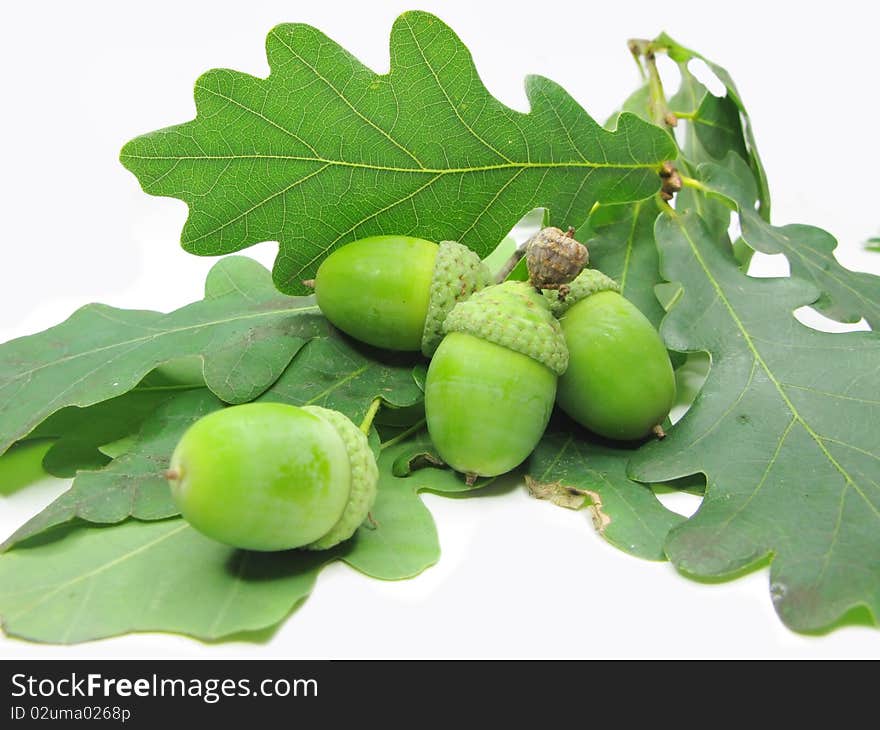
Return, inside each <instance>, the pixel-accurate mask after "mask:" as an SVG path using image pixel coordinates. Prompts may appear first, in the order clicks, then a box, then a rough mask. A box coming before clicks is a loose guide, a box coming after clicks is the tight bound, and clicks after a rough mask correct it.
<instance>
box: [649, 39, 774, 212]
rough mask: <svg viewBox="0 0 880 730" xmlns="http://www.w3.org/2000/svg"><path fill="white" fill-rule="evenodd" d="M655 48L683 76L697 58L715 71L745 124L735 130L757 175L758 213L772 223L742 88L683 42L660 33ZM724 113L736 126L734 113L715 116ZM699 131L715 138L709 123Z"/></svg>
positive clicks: (767, 194)
mask: <svg viewBox="0 0 880 730" xmlns="http://www.w3.org/2000/svg"><path fill="white" fill-rule="evenodd" d="M653 45H654V46H655V48H656V49H661V48H662V49H663V50H665V51H666V53H667V54H668V55H669V57H670V58H671V59H672V60H673V61H675V62H676V63H677V64H678V65H679V68H681V69H683V74H684V73H685V72H687V68H686V67H687V64H688V62H689V61H691V60H692V59H695V58H696V59H699V60H701V61H703V63H705V64H706V65H707V66H708V67H709V68H710V69H711V70H712V72H713V73H714V74H715V76H716V77H717V78H718V80H719V81H720V82H721V83H722V84H723V85H724V87H725V89H726V90H727V96H726V97H725V98H726V99H728V100H729V101H730V102H732V104H733V106H735V107H736V110H737V112H738V115H737V116H738V118H740V119H741V121H742V124H741V127H740V125H736V127H737V128H741V130H742V134H743V138H744V142H745V146H746V154H747V157H746V159H747V160H748V162H749V166H750V167H751V169H752V172H753V174H754V176H755V180H756V182H757V186H758V200H759V212H760V213H761V217H762V218H763V219H764V220H767V221H769V220H770V188H769V185H768V182H767V172H766V171H765V170H764V164H763V163H762V162H761V157H760V155H759V154H758V147H757V144H756V143H755V134H754V130H753V129H752V121H751V118H750V117H749V113H748V111H747V110H746V107H745V104H744V103H743V100H742V95H741V94H740V93H739V89H737V87H736V84H735V83H734V81H733V77H732V76H731V75H730V73H729V72H728V71H727V70H726V69H725V68H723V67H722V66H719V65H718V64H717V63H714V62H713V61H710V60H709V59H708V58H706V57H705V56H703V55H701V54H699V53H697V52H696V51H693V50H691V49H689V48H685V47H684V46H682V45H681V44H680V43H677V42H676V41H674V40H673V39H672V38H670V37H669V36H668V35H667V34H666V33H661V34H660V35H659V36H658V37H657V38H656V39H655V40H654V41H653ZM687 75H688V76H690V75H691V74H690V73H689V72H687ZM709 96H712V95H711V94H709ZM712 98H713V99H717V97H714V96H713V97H712ZM704 99H705V97H704ZM711 103H714V102H711ZM721 103H724V102H721ZM704 111H705V110H704ZM725 114H726V115H727V116H726V118H727V119H728V120H729V122H730V124H728V125H727V126H729V127H730V126H733V125H732V122H733V118H732V110H730V109H729V110H728V111H727V112H726V113H725V112H722V111H721V109H716V110H714V111H713V116H716V117H725ZM698 116H699V115H698ZM700 128H702V129H703V133H704V139H705V138H708V137H712V136H713V135H711V134H710V133H709V131H708V130H709V129H710V127H709V125H708V124H702V125H697V129H698V130H699V129H700ZM698 135H699V132H698ZM701 141H702V140H701ZM716 141H717V138H716ZM716 152H721V149H716ZM725 154H726V152H721V154H720V157H724V156H725ZM716 156H718V155H716Z"/></svg>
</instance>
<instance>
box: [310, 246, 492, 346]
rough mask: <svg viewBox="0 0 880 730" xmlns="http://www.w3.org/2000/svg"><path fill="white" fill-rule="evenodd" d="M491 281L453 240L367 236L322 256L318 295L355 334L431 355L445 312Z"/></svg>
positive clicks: (331, 314) (325, 308) (330, 312)
mask: <svg viewBox="0 0 880 730" xmlns="http://www.w3.org/2000/svg"><path fill="white" fill-rule="evenodd" d="M490 280H491V275H490V273H489V270H488V269H487V268H486V266H485V265H484V264H483V262H482V261H481V260H480V257H479V256H477V254H476V253H474V252H473V251H471V250H470V249H469V248H467V247H466V246H463V245H462V244H460V243H456V242H455V241H442V242H441V243H440V244H439V245H438V244H436V243H432V242H431V241H425V240H423V239H421V238H412V237H410V236H371V237H369V238H362V239H360V240H357V241H352V242H351V243H349V244H346V245H345V246H342V247H341V248H339V249H337V250H336V251H334V252H333V253H332V254H330V255H329V256H328V257H327V258H326V259H325V260H324V261H323V263H322V264H321V266H320V267H319V268H318V273H317V275H316V276H315V296H316V297H317V301H318V306H319V307H320V308H321V311H322V312H323V313H324V316H325V317H327V319H328V320H330V322H331V323H332V324H333V325H335V326H336V327H338V328H339V329H341V330H342V331H343V332H345V333H346V334H348V335H351V336H352V337H354V338H355V339H357V340H360V341H361V342H366V343H367V344H369V345H374V346H376V347H382V348H384V349H387V350H403V351H411V352H417V351H421V352H422V353H423V354H424V355H425V356H426V357H431V355H433V354H434V350H436V349H437V346H438V345H439V344H440V340H441V339H442V337H443V332H442V326H443V321H444V320H445V319H446V315H447V314H448V313H449V311H450V310H451V309H452V308H453V307H454V306H455V304H456V303H457V302H459V301H461V300H462V299H465V298H467V297H468V296H470V295H471V294H472V293H473V292H474V291H476V290H478V289H481V288H483V287H484V286H487V285H488V284H489V283H490Z"/></svg>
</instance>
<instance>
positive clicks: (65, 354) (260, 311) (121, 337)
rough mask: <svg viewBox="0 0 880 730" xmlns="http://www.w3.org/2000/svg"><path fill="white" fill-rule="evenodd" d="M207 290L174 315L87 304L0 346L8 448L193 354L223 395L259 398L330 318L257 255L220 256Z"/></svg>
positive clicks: (1, 434)
mask: <svg viewBox="0 0 880 730" xmlns="http://www.w3.org/2000/svg"><path fill="white" fill-rule="evenodd" d="M218 282H223V285H222V287H220V284H219V283H218ZM215 286H216V287H220V288H217V289H215V288H214V287H215ZM207 289H208V292H209V295H208V297H207V298H206V299H203V300H202V301H200V302H195V303H194V304H190V305H189V306H186V307H183V308H182V309H178V310H177V311H175V312H172V313H170V314H160V313H158V312H147V311H133V310H131V311H129V310H122V309H114V308H113V307H107V306H105V305H102V304H89V305H88V306H85V307H83V308H82V309H80V310H78V311H77V312H75V313H74V314H73V316H72V317H70V319H68V320H67V321H65V322H63V323H62V324H59V325H57V326H55V327H52V328H51V329H48V330H46V331H45V332H41V333H39V334H36V335H31V336H30V337H22V338H20V339H17V340H12V341H11V342H7V343H6V344H4V345H2V346H0V453H2V452H4V451H5V450H6V449H7V448H9V446H11V445H12V444H13V443H15V441H17V440H19V439H20V438H22V437H24V436H26V435H28V434H29V433H30V432H31V431H33V429H34V428H35V427H36V426H38V425H39V424H40V423H42V422H43V421H44V420H45V419H46V418H48V417H49V416H51V415H52V414H53V413H56V412H57V411H59V410H61V409H62V408H64V407H67V406H80V407H86V406H90V405H94V404H95V403H99V402H101V401H105V400H109V399H111V398H114V397H116V396H119V395H122V394H123V393H127V392H128V391H130V390H132V389H133V388H134V387H135V386H136V385H137V384H138V383H139V382H140V381H141V380H142V379H143V378H144V376H145V375H147V373H149V372H150V371H151V370H153V369H154V368H156V367H157V366H159V365H161V364H163V363H166V362H170V361H174V360H179V359H181V358H186V357H190V356H196V355H197V356H199V357H200V358H201V359H202V360H203V363H204V375H205V381H206V382H207V384H208V387H210V388H211V390H213V391H214V392H215V393H216V394H217V395H218V397H220V398H221V399H223V400H225V401H227V402H230V403H240V402H244V401H248V400H251V399H253V398H255V397H256V396H258V395H259V394H260V393H262V392H263V391H264V390H265V389H266V388H268V387H269V386H270V385H271V384H272V383H273V382H274V381H275V380H276V379H277V378H278V376H279V375H280V374H281V372H282V371H283V370H284V368H285V367H287V364H288V363H289V362H290V360H291V358H292V357H293V356H294V355H295V354H296V352H297V351H298V350H299V349H300V348H301V347H302V346H303V344H304V343H305V342H306V341H307V339H309V338H311V337H312V336H314V335H315V334H317V333H318V331H319V330H320V329H321V328H322V327H323V326H324V325H323V322H324V320H323V318H321V317H320V315H319V314H318V313H317V306H316V305H315V303H314V300H313V299H312V298H310V297H303V298H293V297H288V296H284V295H282V294H279V293H278V292H277V291H276V290H275V289H274V287H273V285H272V281H271V279H270V277H269V274H268V272H267V271H266V270H265V269H263V268H262V267H261V266H260V265H259V264H258V263H256V262H255V261H252V260H251V259H247V258H243V257H232V258H227V259H224V260H223V261H220V262H219V263H218V264H217V265H216V266H215V267H214V268H213V269H212V270H211V273H210V274H209V276H208V284H207ZM221 290H222V293H220V294H219V295H218V296H212V295H211V292H212V291H215V292H220V291H221Z"/></svg>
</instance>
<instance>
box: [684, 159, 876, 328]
mask: <svg viewBox="0 0 880 730" xmlns="http://www.w3.org/2000/svg"><path fill="white" fill-rule="evenodd" d="M700 177H701V180H702V181H703V183H704V184H705V185H706V186H707V187H708V188H709V189H710V190H711V191H714V192H716V193H718V194H719V195H723V196H725V197H726V198H727V199H729V200H730V201H731V202H732V203H733V204H734V205H736V206H737V210H738V212H739V218H740V227H741V228H742V236H743V239H744V240H745V241H746V243H748V244H749V245H750V246H751V247H752V248H754V249H756V250H758V251H761V252H762V253H768V254H779V253H781V254H785V256H786V258H787V259H788V262H789V264H790V266H791V273H792V275H793V276H799V277H801V278H802V279H806V280H807V281H811V282H812V283H814V284H815V285H816V286H817V287H818V289H819V290H820V291H821V292H822V296H821V297H820V298H819V299H818V300H817V301H816V302H815V303H814V304H813V306H814V307H815V308H816V309H818V310H820V311H821V312H822V313H823V314H824V315H825V316H827V317H830V318H831V319H836V320H838V321H840V322H858V321H859V320H860V319H861V318H862V317H864V318H865V320H866V321H867V322H868V324H869V325H871V327H872V328H873V329H875V330H876V329H877V328H878V327H880V276H876V275H874V274H868V273H864V272H860V271H850V270H849V269H845V268H844V267H843V266H841V265H840V264H839V263H838V262H837V259H836V258H835V257H834V250H835V249H836V248H837V241H836V240H835V238H834V237H833V236H832V235H831V234H830V233H828V232H827V231H824V230H822V229H821V228H816V227H814V226H807V225H799V224H794V225H787V226H780V227H776V226H771V225H770V224H769V223H766V222H765V221H764V220H763V219H762V218H761V217H760V216H759V215H758V214H757V213H756V212H755V201H756V198H757V191H756V190H755V187H754V183H753V178H752V176H751V174H750V170H749V168H748V166H747V165H746V164H745V162H743V161H742V160H741V159H740V158H739V157H736V156H735V155H730V156H728V157H727V159H725V160H724V164H723V165H719V164H714V163H707V164H704V165H701V166H700Z"/></svg>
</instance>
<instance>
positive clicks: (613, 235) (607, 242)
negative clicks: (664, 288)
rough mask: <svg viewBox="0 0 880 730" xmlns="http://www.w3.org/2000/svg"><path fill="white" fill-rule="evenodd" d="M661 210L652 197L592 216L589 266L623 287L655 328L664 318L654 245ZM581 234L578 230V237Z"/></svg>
mask: <svg viewBox="0 0 880 730" xmlns="http://www.w3.org/2000/svg"><path fill="white" fill-rule="evenodd" d="M658 213H659V209H658V207H657V203H656V201H655V200H654V199H653V198H651V199H649V200H643V201H640V202H638V203H634V204H631V205H611V206H605V205H600V206H599V207H598V208H596V209H595V210H594V211H593V213H592V214H591V215H590V219H589V222H588V224H587V225H588V226H589V228H590V230H591V232H592V236H593V237H592V238H590V239H589V241H587V245H588V247H589V249H590V266H592V267H594V268H597V269H599V270H600V271H601V272H602V273H604V274H607V275H608V276H610V277H611V278H612V279H614V280H615V281H617V283H619V284H620V293H621V294H623V296H625V297H626V298H627V299H629V300H630V301H631V302H632V303H633V304H635V305H636V306H637V307H638V308H639V309H640V310H641V311H642V314H644V315H645V316H646V317H647V318H648V319H649V320H651V322H652V324H653V325H654V326H655V327H658V326H659V325H660V320H661V319H662V318H663V315H664V311H663V307H661V306H660V302H658V301H657V297H656V296H655V294H654V287H655V286H656V285H657V284H659V283H660V282H661V281H662V279H661V278H660V274H659V257H658V254H657V245H656V243H655V242H654V221H655V220H656V218H657V214H658ZM579 235H581V232H580V231H578V233H577V234H576V236H575V237H576V238H577V237H578V236H579Z"/></svg>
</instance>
